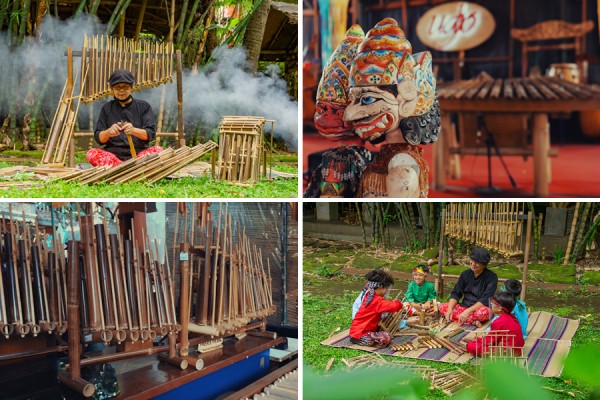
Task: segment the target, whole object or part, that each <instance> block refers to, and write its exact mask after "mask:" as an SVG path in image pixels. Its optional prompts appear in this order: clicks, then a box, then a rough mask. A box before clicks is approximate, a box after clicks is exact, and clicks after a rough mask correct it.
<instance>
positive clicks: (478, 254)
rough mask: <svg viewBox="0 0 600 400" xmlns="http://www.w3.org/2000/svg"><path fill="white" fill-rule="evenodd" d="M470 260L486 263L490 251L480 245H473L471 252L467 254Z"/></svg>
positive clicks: (488, 259)
mask: <svg viewBox="0 0 600 400" xmlns="http://www.w3.org/2000/svg"><path fill="white" fill-rule="evenodd" d="M469 257H470V258H471V260H474V261H477V262H480V263H483V264H486V265H487V264H488V263H489V262H490V252H489V251H487V250H486V249H484V248H481V247H475V248H474V249H473V251H472V252H471V254H469Z"/></svg>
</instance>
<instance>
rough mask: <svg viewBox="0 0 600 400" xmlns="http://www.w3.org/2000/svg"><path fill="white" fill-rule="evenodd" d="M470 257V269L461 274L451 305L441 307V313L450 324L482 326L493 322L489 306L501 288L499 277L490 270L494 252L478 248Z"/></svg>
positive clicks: (445, 304)
mask: <svg viewBox="0 0 600 400" xmlns="http://www.w3.org/2000/svg"><path fill="white" fill-rule="evenodd" d="M469 257H470V259H471V263H470V268H469V269H468V270H466V271H463V272H462V274H460V277H459V278H458V282H456V285H454V289H453V290H452V293H451V294H450V301H449V302H448V303H443V304H441V305H440V308H439V310H440V312H441V313H442V314H444V316H445V317H446V320H447V321H456V322H460V323H463V324H469V325H476V326H481V323H482V322H485V321H487V320H489V319H490V309H489V308H488V306H489V302H490V299H491V298H492V297H493V296H494V294H495V293H496V289H497V288H498V275H496V274H495V273H494V272H492V271H490V270H489V269H488V268H487V265H488V263H489V262H490V252H489V251H487V250H486V249H483V248H481V247H476V248H474V249H473V251H472V252H471V254H470V255H469ZM461 299H462V303H460V304H459V301H460V300H461Z"/></svg>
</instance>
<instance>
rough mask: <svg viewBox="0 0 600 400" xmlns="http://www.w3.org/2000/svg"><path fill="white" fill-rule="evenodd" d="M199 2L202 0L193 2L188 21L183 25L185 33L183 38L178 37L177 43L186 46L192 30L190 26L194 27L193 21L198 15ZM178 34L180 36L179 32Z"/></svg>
mask: <svg viewBox="0 0 600 400" xmlns="http://www.w3.org/2000/svg"><path fill="white" fill-rule="evenodd" d="M199 4H200V0H194V4H192V9H191V10H190V15H189V16H188V17H187V22H186V23H185V26H184V27H183V34H182V36H181V38H179V37H178V39H177V43H178V44H179V45H180V46H185V42H186V41H187V38H188V33H189V32H190V28H191V27H192V22H193V21H194V17H195V16H196V11H198V5H199ZM210 7H212V3H211V4H210ZM182 22H183V21H182ZM177 36H179V34H178V35H177Z"/></svg>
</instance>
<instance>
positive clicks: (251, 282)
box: [175, 203, 275, 336]
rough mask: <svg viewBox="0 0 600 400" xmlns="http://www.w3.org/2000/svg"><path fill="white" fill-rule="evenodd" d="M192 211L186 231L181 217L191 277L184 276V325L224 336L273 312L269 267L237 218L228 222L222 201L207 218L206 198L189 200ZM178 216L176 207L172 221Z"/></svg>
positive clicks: (207, 333)
mask: <svg viewBox="0 0 600 400" xmlns="http://www.w3.org/2000/svg"><path fill="white" fill-rule="evenodd" d="M192 215H196V216H197V220H196V223H195V224H194V226H193V227H190V229H189V231H188V227H187V219H186V220H185V221H186V223H185V225H184V230H183V231H184V232H183V236H184V239H183V241H185V242H188V243H190V246H189V248H190V253H189V254H190V255H189V259H188V260H186V262H188V263H189V266H190V267H189V269H190V271H191V272H190V273H191V275H192V276H193V277H194V279H189V285H190V290H189V299H190V305H191V307H190V323H189V330H190V331H191V332H195V333H200V334H205V335H210V336H227V335H230V334H232V333H238V332H240V331H243V329H244V327H245V326H247V324H248V323H249V322H251V321H252V320H254V319H260V318H265V317H266V316H267V315H269V314H272V313H273V312H275V307H274V305H273V300H272V297H273V296H272V291H271V274H270V268H269V267H268V266H267V268H266V271H265V265H264V263H263V256H262V252H261V250H260V249H259V248H258V247H257V246H256V245H252V244H251V242H250V238H249V237H248V236H247V235H246V233H245V229H244V228H242V224H241V223H239V222H237V223H235V224H234V223H233V221H232V218H231V215H230V214H229V212H228V206H227V205H225V206H223V204H220V205H219V213H218V215H217V216H216V217H215V218H213V216H212V213H211V212H210V211H209V210H208V204H207V203H201V204H198V205H196V204H193V205H192ZM178 220H179V209H178V217H177V220H176V225H177V223H178V222H177V221H178ZM213 223H214V224H213ZM175 235H177V229H176V233H175ZM188 237H189V239H187V238H188ZM176 240H177V238H175V242H176ZM194 310H195V311H194ZM182 312H183V311H182ZM182 318H184V317H183V316H182Z"/></svg>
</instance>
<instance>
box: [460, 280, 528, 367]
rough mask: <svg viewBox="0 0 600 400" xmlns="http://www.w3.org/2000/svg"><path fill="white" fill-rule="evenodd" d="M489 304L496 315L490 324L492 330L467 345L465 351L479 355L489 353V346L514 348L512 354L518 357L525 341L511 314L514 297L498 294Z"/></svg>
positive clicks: (508, 294) (504, 293) (502, 293)
mask: <svg viewBox="0 0 600 400" xmlns="http://www.w3.org/2000/svg"><path fill="white" fill-rule="evenodd" d="M491 303H492V311H493V312H494V314H496V315H498V318H496V319H495V320H494V322H492V329H491V330H490V332H489V333H488V334H487V335H486V336H485V337H480V338H477V339H475V340H472V341H470V342H469V343H467V351H468V352H469V353H471V354H473V355H481V354H484V353H487V352H489V351H490V349H489V347H490V346H503V347H505V348H508V347H515V348H516V349H515V352H514V354H515V355H516V356H520V355H521V348H522V347H523V345H524V344H525V341H524V340H523V332H522V331H521V325H519V321H517V318H515V316H514V315H512V314H511V312H512V310H513V308H514V307H515V298H514V296H513V295H512V294H510V293H507V292H500V293H497V294H496V295H494V297H492V300H491ZM500 331H502V332H500Z"/></svg>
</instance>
